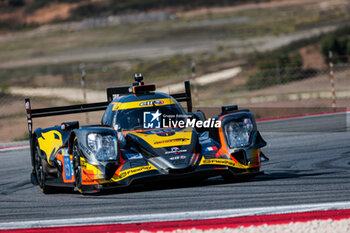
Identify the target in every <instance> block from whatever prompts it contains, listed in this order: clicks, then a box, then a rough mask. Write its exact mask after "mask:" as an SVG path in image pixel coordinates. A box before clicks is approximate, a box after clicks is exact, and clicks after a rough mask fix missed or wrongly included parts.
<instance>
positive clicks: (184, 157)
mask: <svg viewBox="0 0 350 233" xmlns="http://www.w3.org/2000/svg"><path fill="white" fill-rule="evenodd" d="M169 159H170V160H179V159H186V156H184V155H182V156H174V157H170V158H169Z"/></svg>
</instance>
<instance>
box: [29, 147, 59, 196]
mask: <svg viewBox="0 0 350 233" xmlns="http://www.w3.org/2000/svg"><path fill="white" fill-rule="evenodd" d="M43 163H44V159H43V158H42V155H41V151H40V147H39V143H38V141H37V140H36V141H35V149H34V172H35V176H36V180H37V182H38V184H39V186H40V189H41V191H42V192H43V193H45V194H49V193H53V192H54V190H55V189H54V188H53V187H51V186H48V185H46V178H47V175H46V173H45V171H44V169H43Z"/></svg>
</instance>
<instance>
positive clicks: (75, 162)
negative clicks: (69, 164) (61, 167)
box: [73, 140, 83, 193]
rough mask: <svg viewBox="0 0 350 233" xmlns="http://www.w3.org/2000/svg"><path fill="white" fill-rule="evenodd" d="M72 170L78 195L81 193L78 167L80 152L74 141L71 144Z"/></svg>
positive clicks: (79, 167) (76, 142)
mask: <svg viewBox="0 0 350 233" xmlns="http://www.w3.org/2000/svg"><path fill="white" fill-rule="evenodd" d="M73 170H74V177H75V187H76V188H77V189H78V191H79V192H80V193H82V192H83V191H82V184H81V166H80V150H79V147H78V141H77V140H75V141H74V143H73Z"/></svg>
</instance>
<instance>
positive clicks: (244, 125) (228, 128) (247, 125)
mask: <svg viewBox="0 0 350 233" xmlns="http://www.w3.org/2000/svg"><path fill="white" fill-rule="evenodd" d="M253 128H254V125H253V123H252V121H251V119H250V118H243V119H239V120H235V121H230V122H229V123H227V124H226V125H225V126H224V129H225V134H226V138H227V141H228V144H229V146H230V147H231V148H234V147H242V146H248V145H249V139H250V134H251V132H252V131H253Z"/></svg>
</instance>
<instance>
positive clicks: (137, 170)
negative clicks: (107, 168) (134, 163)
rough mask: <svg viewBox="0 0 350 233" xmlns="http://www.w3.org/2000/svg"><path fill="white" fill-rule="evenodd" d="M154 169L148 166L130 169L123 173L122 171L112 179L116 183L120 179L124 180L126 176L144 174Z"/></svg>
mask: <svg viewBox="0 0 350 233" xmlns="http://www.w3.org/2000/svg"><path fill="white" fill-rule="evenodd" d="M153 169H155V168H154V167H153V166H151V165H149V166H143V167H137V168H132V169H128V170H125V171H122V172H120V173H119V175H118V176H117V177H115V178H113V180H114V181H118V180H121V179H124V178H126V177H128V176H132V175H135V174H138V173H141V172H146V171H150V170H153Z"/></svg>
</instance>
